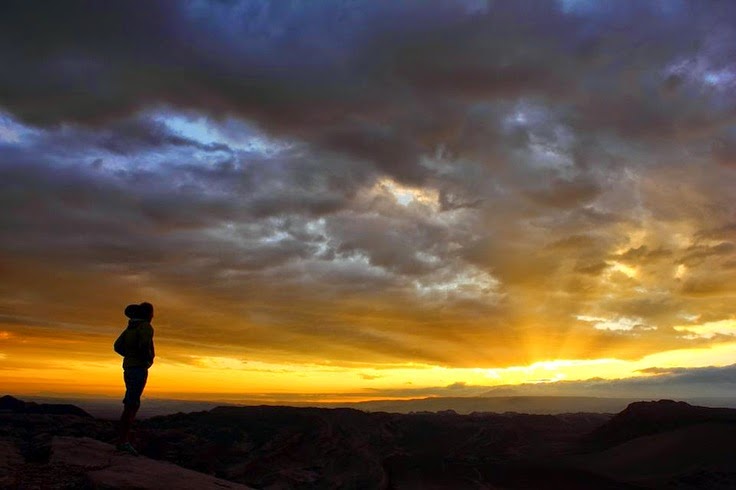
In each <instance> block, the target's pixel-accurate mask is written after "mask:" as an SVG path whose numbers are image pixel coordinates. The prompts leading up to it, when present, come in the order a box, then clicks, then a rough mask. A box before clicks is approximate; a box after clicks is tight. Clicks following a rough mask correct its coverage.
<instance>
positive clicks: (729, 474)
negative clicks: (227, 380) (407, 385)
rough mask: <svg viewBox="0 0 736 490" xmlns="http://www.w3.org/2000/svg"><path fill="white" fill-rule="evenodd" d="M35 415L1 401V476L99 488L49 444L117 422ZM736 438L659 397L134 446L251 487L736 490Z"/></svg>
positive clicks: (351, 420)
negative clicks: (597, 406) (565, 410)
mask: <svg viewBox="0 0 736 490" xmlns="http://www.w3.org/2000/svg"><path fill="white" fill-rule="evenodd" d="M25 407H28V410H25V411H24V408H25ZM39 407H40V405H35V404H24V403H23V402H20V401H19V400H16V399H14V398H12V397H4V398H2V399H0V441H1V442H2V444H1V445H0V449H2V451H3V455H1V456H0V478H2V480H0V481H2V482H4V484H5V485H6V486H11V485H13V484H17V483H18V482H23V481H28V480H29V479H31V478H32V477H31V476H30V475H32V474H35V475H38V474H44V472H46V474H49V475H51V474H53V475H55V476H54V479H55V481H62V482H63V481H64V478H66V479H67V480H68V482H69V485H68V486H66V487H64V486H59V487H57V488H101V487H100V486H99V485H97V486H96V484H95V481H94V479H93V477H92V476H90V475H91V472H90V471H87V472H86V473H85V472H84V471H81V470H79V468H80V466H79V465H77V466H68V467H66V468H67V470H68V471H67V473H64V468H65V467H64V466H63V465H60V464H59V461H60V460H59V449H56V450H54V448H59V447H63V448H66V449H64V450H63V451H64V453H67V452H69V451H72V452H73V451H74V450H75V449H74V448H75V447H77V446H78V447H88V446H89V447H91V445H94V444H95V443H94V441H92V442H89V441H88V442H85V439H81V438H82V437H88V438H90V437H91V438H93V439H98V440H101V441H110V440H111V439H112V438H113V437H114V423H113V422H111V421H108V420H100V419H95V418H93V417H91V416H88V415H85V414H84V412H82V411H80V410H79V409H76V407H73V406H66V407H65V408H61V406H59V407H52V406H46V407H45V408H43V409H41V408H39ZM734 436H736V410H731V409H709V408H705V407H695V406H691V405H688V404H686V403H682V402H672V401H665V400H663V401H659V402H637V403H632V404H631V405H629V406H628V407H627V408H626V409H625V410H624V411H622V412H621V413H619V414H617V415H610V414H594V413H574V414H559V415H529V414H519V413H510V412H509V413H503V414H496V413H473V414H469V415H460V414H457V413H455V412H452V411H444V412H436V413H435V412H420V413H411V414H396V413H384V412H378V413H367V412H362V411H358V410H353V409H324V408H295V407H273V406H255V407H218V408H215V409H213V410H209V411H202V412H194V413H177V414H173V415H167V416H159V417H153V418H151V419H148V420H144V421H141V422H140V423H139V424H138V425H137V427H136V429H135V435H134V441H135V442H136V443H137V447H138V448H139V449H140V450H141V452H142V453H143V454H144V455H145V456H147V457H148V458H151V459H153V460H162V461H168V462H170V463H174V464H175V465H178V466H179V467H182V468H187V469H189V470H195V471H197V472H200V473H206V474H209V475H212V476H214V477H217V478H220V479H223V480H229V481H231V482H238V483H241V484H244V485H247V486H250V487H253V488H297V489H318V488H319V489H322V488H386V489H414V488H416V489H419V488H423V489H427V488H429V489H431V488H453V489H494V488H501V489H502V488H508V489H522V488H524V489H530V488H531V489H533V488H560V489H562V488H566V489H574V488H580V489H582V488H603V489H605V488H610V489H615V488H669V487H672V486H675V487H677V488H733V486H734V485H735V484H736V463H734V462H735V461H736V450H734V448H733V447H732V446H733V444H732V441H733V440H734ZM103 446H104V445H103ZM69 448H71V449H69ZM79 451H81V450H79ZM102 452H104V451H102ZM80 454H85V453H84V452H83V451H81V452H80ZM111 454H114V453H111ZM3 458H4V459H3ZM78 459H79V458H77V460H76V462H77V463H78V462H79V461H78ZM67 460H68V458H67V459H66V460H61V461H67ZM144 460H145V461H149V460H148V459H146V458H141V461H144ZM146 464H155V463H154V462H151V463H146ZM69 468H71V469H69ZM111 468H115V467H114V466H113V467H111ZM167 468H168V470H167V471H170V472H171V471H174V470H173V469H172V468H173V467H167ZM106 471H107V473H105V472H102V473H101V474H102V475H103V476H104V475H109V474H111V472H113V470H106ZM182 471H183V470H182ZM99 474H100V473H95V475H97V477H99ZM172 474H173V473H172ZM93 476H94V475H93ZM117 477H120V475H119V474H117ZM172 478H173V476H172ZM85 485H86V486H85ZM212 488H215V487H212Z"/></svg>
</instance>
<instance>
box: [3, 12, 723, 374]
mask: <svg viewBox="0 0 736 490" xmlns="http://www.w3.org/2000/svg"><path fill="white" fill-rule="evenodd" d="M704 5H706V6H704ZM734 10H735V9H734V7H733V6H732V5H731V3H729V2H710V3H707V4H702V3H699V2H698V3H695V2H675V3H672V4H668V5H665V3H663V2H639V1H615V2H591V3H590V4H589V5H588V6H587V7H585V8H570V7H569V5H568V3H567V2H552V1H529V2H527V1H515V2H500V1H498V2H493V1H491V2H482V1H476V0H464V1H454V0H453V1H439V0H437V1H419V0H416V1H414V0H412V1H405V2H395V1H388V0H386V1H383V0H379V1H370V2H362V3H361V2H338V1H334V2H329V1H328V2H278V1H276V2H266V1H255V0H253V1H241V2H237V1H232V2H228V1H223V2H206V1H192V2H184V3H183V2H174V1H150V2H127V1H125V2H123V1H110V2H101V3H100V2H81V1H79V2H65V3H60V2H53V3H41V2H35V1H26V2H15V1H10V2H4V3H3V4H2V6H0V109H2V110H3V111H5V112H4V113H3V114H2V115H1V116H0V204H1V205H2V207H3V209H5V210H8V211H9V212H5V213H2V214H0V226H1V229H0V232H1V233H2V240H0V260H2V261H3V262H0V263H8V264H12V263H14V262H18V264H21V263H22V264H23V265H22V266H21V265H18V266H15V267H11V268H9V269H8V270H9V271H11V272H12V273H13V279H14V281H13V287H10V286H5V289H3V290H2V292H3V295H4V299H3V300H2V301H4V302H5V303H2V304H6V305H8V306H7V308H8V309H9V310H12V309H13V308H16V309H17V310H19V311H20V310H24V309H31V308H32V307H33V304H34V303H35V304H37V303H39V302H43V301H47V302H48V304H51V303H52V301H56V302H59V299H60V298H61V299H63V298H64V291H63V290H62V289H63V288H62V287H61V286H56V285H48V284H46V282H45V281H44V280H43V279H44V277H45V276H46V275H52V276H53V275H54V274H58V275H59V277H62V278H65V280H69V282H70V283H73V284H74V285H75V287H78V289H79V290H78V291H76V292H72V290H71V288H70V290H69V295H73V294H76V295H77V296H74V297H75V298H79V301H81V302H83V301H84V297H85V291H88V292H89V291H93V292H95V294H96V296H95V298H96V299H99V297H100V295H101V294H102V292H105V293H106V294H109V295H110V296H111V297H114V296H115V295H116V294H117V295H120V294H121V293H120V292H117V293H116V292H115V291H116V288H117V287H119V288H120V291H125V292H136V294H138V293H137V292H138V291H139V292H140V295H143V293H146V294H149V293H150V294H161V297H162V298H166V301H168V303H166V306H167V307H168V308H169V309H170V311H172V312H175V313H174V314H175V315H176V321H178V322H180V323H181V325H183V327H182V330H181V337H182V341H190V342H195V343H196V342H202V344H203V345H207V346H208V347H207V348H208V349H211V350H213V351H214V350H216V348H215V347H211V346H212V345H217V343H218V342H219V343H220V344H227V343H228V342H230V344H237V345H230V344H227V345H229V347H228V348H232V349H238V348H239V349H248V352H255V353H257V352H258V351H259V349H261V348H262V349H263V351H264V352H268V353H269V355H272V354H273V353H274V352H278V353H280V354H279V355H282V356H283V357H284V358H288V357H289V356H290V355H292V354H293V355H294V356H295V358H297V357H298V358H299V359H309V358H310V356H318V357H319V356H323V355H324V353H327V352H329V354H330V356H331V357H333V358H335V359H340V360H342V361H345V360H346V359H347V360H349V359H350V357H351V356H352V355H356V356H358V357H360V358H361V360H365V359H370V358H371V354H376V355H379V354H380V358H381V359H390V358H392V357H393V359H391V360H398V361H402V362H403V361H407V360H410V361H418V362H422V361H427V362H437V363H446V364H447V365H453V364H456V365H457V364H461V365H466V366H473V365H482V366H493V365H503V364H506V365H511V364H514V363H516V364H517V365H518V363H519V362H520V361H519V359H523V361H524V362H527V361H529V362H533V361H534V360H538V359H539V358H541V357H544V356H551V355H554V356H557V357H561V356H567V357H570V358H577V357H586V356H588V357H589V356H591V355H598V354H600V355H611V356H614V355H620V357H622V358H627V359H630V358H634V357H637V356H641V355H645V354H647V353H651V352H652V351H656V350H657V349H660V348H664V347H667V348H675V347H688V346H690V345H692V343H691V342H689V341H688V340H687V339H683V338H682V336H678V335H674V334H673V333H672V330H671V328H669V327H671V326H672V325H676V324H678V322H680V321H681V315H691V314H693V313H697V312H699V311H703V310H707V314H708V315H711V318H713V320H718V319H722V318H726V317H728V315H730V314H731V309H730V308H731V307H730V304H731V303H729V301H730V300H731V299H732V295H733V284H734V282H733V268H731V269H728V268H727V267H723V269H722V270H720V271H718V272H717V273H713V272H712V270H710V269H709V267H710V266H709V264H712V263H713V262H715V261H717V260H720V261H721V262H722V263H723V264H729V263H731V262H733V260H732V258H733V245H732V244H731V238H732V237H731V232H732V231H733V215H734V214H733V213H734V212H736V207H735V205H734V204H733V203H734V201H733V195H734V188H733V184H732V182H734V180H733V174H732V172H733V166H732V165H730V163H729V158H730V157H729V154H730V153H731V150H732V148H731V146H733V145H732V141H731V139H729V138H731V133H732V128H731V126H732V125H733V123H734V117H735V116H736V113H735V112H734V107H735V105H734V99H733V96H732V95H731V94H732V93H733V91H729V90H728V88H729V87H730V85H729V83H732V82H729V80H730V79H729V76H730V75H729V73H730V71H729V69H730V68H729V66H730V65H729V64H728V63H729V60H730V59H733V57H732V56H731V54H732V48H729V46H730V45H731V44H732V43H730V41H731V40H732V39H733V37H734V28H733V25H734V23H733V22H731V20H733V19H734V18H735V17H734ZM714 163H715V165H714ZM709 240H713V241H719V242H722V243H721V244H718V243H712V242H711V241H709ZM729 261H730V262H729ZM27 264H30V265H27ZM678 265H683V267H685V266H686V269H682V270H679V269H677V266H678ZM624 266H625V267H624ZM9 267H10V266H9ZM25 267H27V268H29V269H33V270H32V271H31V270H28V272H27V274H24V273H23V269H24V268H25ZM626 267H628V268H626ZM72 269H73V273H72V272H70V271H71V270H72ZM100 271H102V272H100ZM110 271H112V272H110ZM144 273H147V274H148V275H146V274H144ZM75 274H79V277H77V276H76V275H75ZM95 274H99V275H95ZM104 274H107V275H108V276H109V275H110V274H112V275H116V279H114V280H113V279H111V280H109V283H110V284H108V285H107V286H106V287H100V286H99V283H100V282H101V279H100V278H101V277H103V275H104ZM139 276H140V277H139ZM130 278H132V279H130ZM125 281H129V283H126V282H125ZM57 282H59V280H57V281H54V284H56V283H57ZM41 284H43V286H40V285H41ZM126 284H127V285H126ZM29 298H30V299H29ZM34 298H35V299H34ZM39 298H40V299H39ZM693 298H695V299H697V301H695V300H693ZM108 301H109V302H111V301H112V300H108ZM162 301H164V300H163V299H162ZM688 301H693V302H688ZM62 303H63V302H62ZM343 303H344V304H343ZM197 304H207V305H209V306H210V309H211V310H212V311H208V312H206V313H203V312H202V311H200V309H198V308H197V307H195V306H192V305H197ZM12 305H16V306H12ZM18 305H21V306H18ZM49 308H50V307H49ZM54 308H56V307H54ZM59 308H61V307H59ZM49 311H51V310H49ZM305 312H309V313H305ZM53 313H57V310H54V311H53ZM578 315H587V316H591V317H596V318H601V321H602V322H603V321H608V322H615V321H618V320H619V319H621V318H622V317H624V320H625V321H626V322H629V323H630V324H637V325H638V324H645V325H647V326H648V327H647V328H649V326H652V327H653V326H656V327H658V329H657V330H651V331H649V330H648V331H646V332H640V331H638V330H637V329H635V328H632V331H631V332H629V331H621V332H615V333H614V332H602V331H600V330H596V329H595V328H594V326H593V325H592V324H590V322H579V321H576V316H578ZM73 316H74V315H73V313H70V312H69V311H62V314H61V317H62V318H70V319H74V318H73ZM631 317H635V318H633V319H632V318H631ZM212 318H216V320H217V321H216V323H217V327H216V328H211V327H212V325H213V323H214V322H215V321H214V320H212ZM364 319H368V320H370V321H368V320H364ZM371 321H372V322H374V323H371ZM361 322H363V323H361ZM626 322H624V323H625V324H627V325H628V324H629V323H626ZM315 324H324V325H327V326H329V328H324V329H319V328H312V327H313V326H314V325H315ZM376 324H379V325H381V326H380V327H379V326H376ZM203 325H205V326H207V328H208V332H206V333H203V328H204V327H202V326H203ZM359 327H360V328H365V329H366V330H365V332H353V331H351V329H360V328H359ZM274 332H276V334H275V333H274ZM208 336H210V337H209V340H208V339H207V337H208ZM215 337H216V340H217V342H214V341H212V339H213V338H215ZM233 338H234V339H236V340H235V341H233V340H232V339H233ZM571 338H575V339H582V340H580V344H579V345H577V344H576V346H575V347H574V348H573V347H569V346H570V345H572V344H575V342H572V341H570V339H571ZM205 340H207V342H205ZM210 341H211V342H210ZM425 344H426V345H425ZM527 344H528V345H527ZM531 344H535V345H537V347H536V349H537V351H536V352H531V350H532V349H531V348H528V347H529V345H531ZM413 345H422V348H414V347H412V346H413ZM525 349H526V350H525ZM522 351H523V352H522ZM210 353H212V352H210ZM273 355H275V354H273ZM561 358H562V357H561Z"/></svg>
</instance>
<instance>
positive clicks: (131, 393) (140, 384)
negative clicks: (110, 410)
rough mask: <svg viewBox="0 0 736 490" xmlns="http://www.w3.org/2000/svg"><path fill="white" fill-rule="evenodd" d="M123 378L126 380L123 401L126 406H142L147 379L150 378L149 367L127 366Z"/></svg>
mask: <svg viewBox="0 0 736 490" xmlns="http://www.w3.org/2000/svg"><path fill="white" fill-rule="evenodd" d="M123 379H124V380H125V398H123V403H124V404H125V406H131V407H138V406H140V404H141V395H142V394H143V388H145V387H146V381H147V380H148V368H144V367H129V368H125V370H124V371H123Z"/></svg>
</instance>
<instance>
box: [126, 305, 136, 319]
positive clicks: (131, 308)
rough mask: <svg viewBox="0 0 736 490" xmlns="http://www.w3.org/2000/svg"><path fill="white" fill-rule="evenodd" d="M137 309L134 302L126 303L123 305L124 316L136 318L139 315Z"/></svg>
mask: <svg viewBox="0 0 736 490" xmlns="http://www.w3.org/2000/svg"><path fill="white" fill-rule="evenodd" d="M138 310H139V307H138V305H136V304H133V305H128V306H126V307H125V316H127V317H128V318H138V316H139V313H138Z"/></svg>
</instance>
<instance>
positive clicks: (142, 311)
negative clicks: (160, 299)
mask: <svg viewBox="0 0 736 490" xmlns="http://www.w3.org/2000/svg"><path fill="white" fill-rule="evenodd" d="M137 313H138V316H139V318H143V319H145V320H148V321H149V322H150V321H151V320H152V319H153V305H152V304H151V303H148V302H145V301H144V302H143V303H141V304H139V305H138V312H137Z"/></svg>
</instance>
